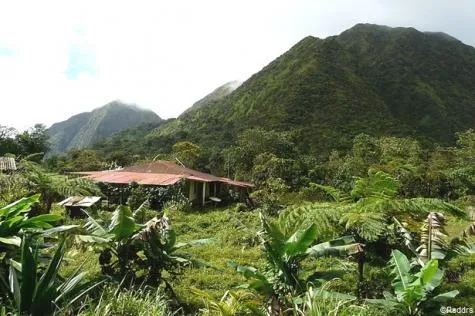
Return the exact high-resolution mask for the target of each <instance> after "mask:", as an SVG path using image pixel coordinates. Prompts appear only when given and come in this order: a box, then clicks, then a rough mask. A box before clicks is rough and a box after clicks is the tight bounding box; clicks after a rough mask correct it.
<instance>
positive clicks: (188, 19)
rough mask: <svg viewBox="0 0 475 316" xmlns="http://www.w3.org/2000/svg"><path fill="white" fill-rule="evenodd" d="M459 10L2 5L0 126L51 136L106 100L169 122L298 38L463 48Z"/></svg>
mask: <svg viewBox="0 0 475 316" xmlns="http://www.w3.org/2000/svg"><path fill="white" fill-rule="evenodd" d="M383 3H385V5H383ZM457 3H458V6H449V5H448V4H446V3H442V2H441V4H438V3H437V2H432V1H419V2H418V1H411V2H409V1H398V2H391V3H389V2H381V1H369V0H368V1H359V2H354V1H233V2H227V1H173V2H171V1H167V2H161V1H127V2H125V1H124V2H121V1H74V2H73V1H29V2H21V1H8V2H6V1H4V2H1V3H0V47H1V48H7V49H8V51H9V52H11V54H4V55H1V54H0V108H1V111H0V124H2V125H10V126H15V127H17V128H20V129H23V128H26V127H28V126H31V125H33V124H34V123H36V122H43V123H46V124H51V123H53V122H56V121H59V120H64V119H66V118H68V117H69V116H71V115H74V114H76V113H79V112H82V111H88V110H91V109H93V108H95V107H98V106H101V105H103V104H105V103H106V102H109V101H112V100H114V99H122V100H125V101H128V102H134V103H137V104H139V105H141V106H144V107H148V108H151V109H153V110H154V111H155V112H157V114H159V115H160V116H162V117H164V118H168V117H173V116H177V115H178V114H180V113H181V112H182V111H183V110H185V109H186V108H187V107H189V106H190V105H191V104H192V103H193V102H195V101H196V100H198V99H200V98H201V97H202V96H204V95H205V94H207V93H208V92H211V91H212V90H213V89H214V88H216V87H217V86H219V85H221V84H223V83H225V82H227V81H230V80H245V79H247V78H248V77H249V76H250V75H252V74H253V73H255V72H257V71H259V70H260V69H261V68H262V67H264V66H265V65H266V64H267V63H269V62H270V61H272V60H273V59H274V58H276V57H277V56H279V55H280V54H282V53H283V52H285V51H286V50H287V49H288V48H290V47H291V46H292V45H293V44H295V43H296V42H297V41H298V40H300V39H301V38H303V37H304V36H307V35H314V36H320V37H325V36H328V35H332V34H337V33H340V32H341V31H343V30H344V29H346V28H348V27H351V26H352V25H354V24H355V23H358V22H375V23H382V24H389V25H393V26H396V25H406V26H407V25H412V26H415V27H421V28H423V29H427V30H429V29H430V30H441V31H446V32H448V33H451V34H453V35H455V36H458V37H460V38H461V39H462V40H465V41H468V42H469V43H471V44H473V43H474V42H475V38H473V35H471V34H470V31H469V30H471V29H472V28H473V22H470V21H475V19H473V16H470V13H468V12H473V10H472V11H470V10H467V9H466V7H463V5H465V6H471V7H472V8H473V5H472V4H471V2H469V1H466V2H464V1H460V2H457ZM462 4H463V5H462ZM451 5H452V4H451ZM427 8H430V10H428V9H427ZM450 21H458V22H459V24H458V26H457V24H455V23H450ZM461 23H462V24H463V25H462V26H460V24H461ZM468 23H471V24H469V25H468ZM470 36H472V37H470ZM470 41H471V42H470ZM4 50H5V49H4ZM72 53H73V55H71V54H72ZM74 54H76V58H73V59H71V57H74ZM71 61H73V62H74V61H75V62H76V63H75V64H74V65H73V66H74V67H72V66H71ZM74 70H75V71H76V72H75V73H74V74H73V75H72V73H71V71H74ZM81 70H82V71H81Z"/></svg>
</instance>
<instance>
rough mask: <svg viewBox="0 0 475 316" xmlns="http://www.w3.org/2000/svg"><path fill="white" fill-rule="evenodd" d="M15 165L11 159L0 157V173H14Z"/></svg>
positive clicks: (13, 159)
mask: <svg viewBox="0 0 475 316" xmlns="http://www.w3.org/2000/svg"><path fill="white" fill-rule="evenodd" d="M15 170H16V163H15V158H13V157H0V171H15Z"/></svg>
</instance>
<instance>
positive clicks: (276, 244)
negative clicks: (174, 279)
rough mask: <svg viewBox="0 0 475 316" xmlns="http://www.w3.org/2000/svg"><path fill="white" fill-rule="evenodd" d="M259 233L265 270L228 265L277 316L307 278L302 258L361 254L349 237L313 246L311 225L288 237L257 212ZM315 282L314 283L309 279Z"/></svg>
mask: <svg viewBox="0 0 475 316" xmlns="http://www.w3.org/2000/svg"><path fill="white" fill-rule="evenodd" d="M260 216H261V225H262V230H261V232H260V233H259V235H260V238H261V244H262V246H263V248H264V254H265V256H266V259H267V264H268V268H267V269H265V270H264V271H263V272H260V271H259V270H258V269H256V268H254V267H250V266H242V265H237V264H236V263H234V262H231V263H230V265H231V267H233V268H234V269H235V270H236V271H238V272H240V273H241V274H243V275H244V277H245V278H246V279H248V283H247V284H245V285H244V286H243V287H245V288H248V289H252V290H254V291H256V292H258V293H260V294H262V295H264V296H266V297H267V298H268V299H269V313H270V314H272V315H279V313H281V312H282V311H283V309H284V308H285V306H286V305H289V302H290V301H291V299H292V297H295V296H299V295H301V294H302V293H303V292H304V291H305V289H306V287H307V284H309V282H310V279H302V274H301V272H302V266H301V262H302V261H303V260H304V259H306V258H319V257H322V256H329V255H332V256H348V255H351V254H357V253H360V252H362V251H363V249H362V248H363V245H361V244H358V243H355V242H354V239H353V238H352V237H350V236H345V237H341V238H338V239H334V240H331V241H327V242H324V243H319V244H315V245H314V243H315V241H316V236H317V234H318V228H317V225H316V224H311V225H310V226H308V227H307V228H305V229H296V230H295V231H294V232H293V233H292V234H291V235H290V236H289V231H287V232H284V231H283V229H282V228H281V227H283V224H284V223H273V222H272V221H270V220H268V219H267V218H266V217H265V216H264V215H263V214H262V213H261V215H260ZM312 281H315V280H312Z"/></svg>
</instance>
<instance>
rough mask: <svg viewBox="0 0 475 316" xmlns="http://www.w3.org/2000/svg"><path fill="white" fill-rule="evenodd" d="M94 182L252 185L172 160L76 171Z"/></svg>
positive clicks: (251, 185)
mask: <svg viewBox="0 0 475 316" xmlns="http://www.w3.org/2000/svg"><path fill="white" fill-rule="evenodd" d="M76 174H82V175H85V176H86V178H88V179H91V180H93V181H96V182H105V183H120V184H127V183H131V182H137V183H138V184H148V185H172V184H175V183H177V182H178V181H180V180H181V179H188V180H194V181H201V182H222V183H226V184H229V185H232V186H239V187H253V186H254V185H253V184H252V183H247V182H241V181H233V180H231V179H228V178H222V177H216V176H214V175H212V174H209V173H204V172H201V171H196V170H193V169H189V168H185V167H181V166H179V165H177V164H175V163H174V162H172V161H164V160H159V161H152V162H148V163H144V164H141V165H136V166H132V167H127V168H124V169H120V170H108V171H89V172H76Z"/></svg>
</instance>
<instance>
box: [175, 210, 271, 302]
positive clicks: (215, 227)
mask: <svg viewBox="0 0 475 316" xmlns="http://www.w3.org/2000/svg"><path fill="white" fill-rule="evenodd" d="M170 217H171V221H172V224H173V226H174V228H175V230H176V233H177V236H178V239H179V241H189V240H192V239H201V238H212V239H213V240H214V242H213V244H211V245H206V246H197V247H190V248H188V249H186V251H187V252H188V253H190V254H192V255H193V257H194V258H196V259H199V260H200V261H203V262H205V263H207V264H208V265H209V266H210V267H207V268H188V269H186V270H185V271H184V273H183V274H182V275H180V276H179V277H177V278H175V279H174V280H173V282H172V285H173V288H174V289H175V292H176V294H177V295H178V297H179V299H180V300H181V302H182V303H183V304H184V305H185V306H187V307H188V308H190V309H193V310H196V309H197V308H199V307H202V302H201V299H200V298H199V297H197V296H194V295H192V294H191V293H190V289H191V288H198V289H200V290H203V291H205V292H207V293H208V294H210V295H211V296H212V297H213V298H215V299H217V300H219V299H220V298H221V297H222V296H223V294H224V293H225V292H226V291H227V290H229V289H232V288H235V287H236V286H238V285H241V284H242V283H244V281H245V280H244V278H243V277H242V276H241V275H240V274H238V273H237V272H236V271H234V270H233V269H232V268H231V267H230V266H229V261H234V262H237V263H239V264H251V265H254V266H256V267H262V265H263V263H264V261H263V258H262V257H261V253H260V249H259V246H258V241H257V239H256V233H257V231H258V228H259V218H258V214H257V213H256V212H238V211H236V210H235V209H234V208H233V207H230V208H216V209H211V210H204V211H198V212H177V213H173V214H170Z"/></svg>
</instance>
